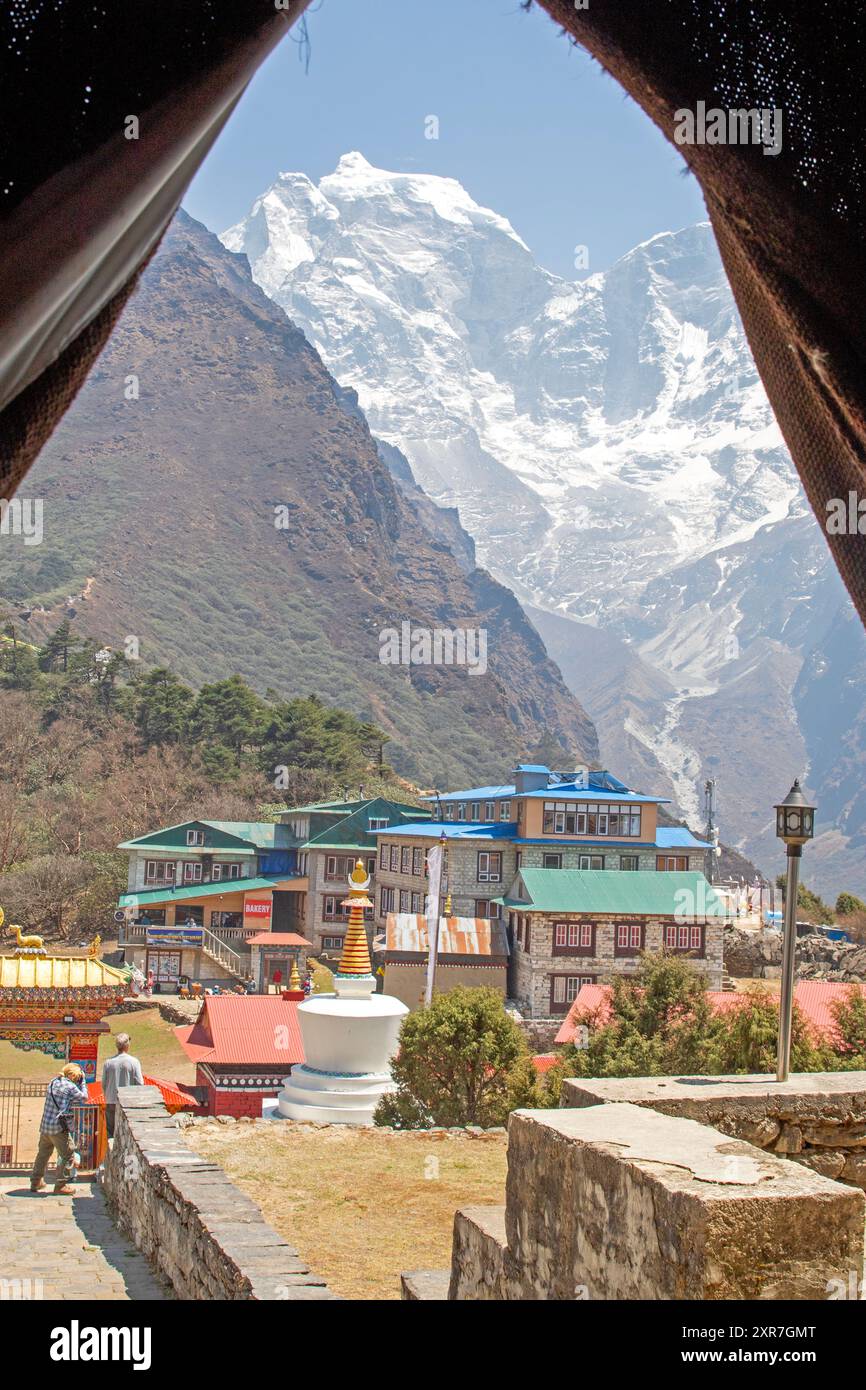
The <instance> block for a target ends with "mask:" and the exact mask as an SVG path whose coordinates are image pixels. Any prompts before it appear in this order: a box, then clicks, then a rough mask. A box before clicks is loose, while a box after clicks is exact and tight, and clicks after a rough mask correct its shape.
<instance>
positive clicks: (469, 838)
mask: <svg viewBox="0 0 866 1390" xmlns="http://www.w3.org/2000/svg"><path fill="white" fill-rule="evenodd" d="M425 799H426V800H427V801H432V802H433V804H434V806H435V812H434V814H433V816H432V818H431V819H430V820H425V821H423V822H419V821H418V820H417V819H416V820H412V821H409V822H408V823H404V824H402V825H399V824H394V825H392V826H389V827H388V828H387V830H382V831H380V832H379V833H378V836H377V839H378V844H379V848H378V856H377V862H378V873H377V879H376V884H377V895H376V925H377V929H378V930H379V931H381V930H382V929H383V928H384V924H385V920H386V918H387V916H388V914H389V913H390V912H396V913H415V914H417V913H424V912H425V906H424V897H425V891H426V883H425V880H426V855H427V851H428V850H429V849H430V847H431V844H433V843H435V842H436V841H437V840H438V841H442V842H444V843H445V846H446V869H445V873H444V875H443V883H442V889H441V893H442V901H443V905H444V900H445V895H446V894H448V893H450V895H451V902H452V906H453V910H454V912H455V913H456V914H457V915H459V916H465V917H494V918H495V917H498V916H499V915H500V912H501V901H500V900H501V898H502V894H503V891H504V890H505V889H507V888H508V886H509V885H510V883H511V882H512V880H513V878H514V875H515V874H516V873H517V871H518V870H519V869H521V868H523V867H526V868H545V869H579V870H591V871H593V872H597V871H606V870H617V871H620V872H624V873H626V872H631V873H641V872H646V871H652V872H656V873H686V872H689V871H691V870H702V869H703V867H704V863H705V855H706V853H707V851H708V850H709V849H711V848H712V847H711V846H710V845H709V844H707V843H706V842H705V841H703V840H698V839H697V838H696V837H695V836H694V835H693V834H692V833H691V831H690V830H688V829H686V828H685V827H684V826H662V825H659V823H658V819H659V815H658V812H659V807H660V806H661V805H663V804H665V802H666V798H664V797H658V796H644V795H642V794H640V793H638V792H634V791H631V790H630V789H629V788H628V787H627V786H626V785H625V783H623V782H621V781H620V780H619V779H618V778H616V777H614V776H613V774H612V773H610V772H584V773H559V772H551V771H550V769H549V768H547V767H543V766H541V765H538V764H526V763H524V764H521V765H520V766H519V767H518V768H517V770H516V772H515V773H514V780H513V782H511V783H508V784H507V785H501V786H487V787H472V788H469V789H468V790H465V791H456V792H444V793H438V794H437V795H436V796H434V797H427V798H425Z"/></svg>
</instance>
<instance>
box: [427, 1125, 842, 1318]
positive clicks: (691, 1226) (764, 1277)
mask: <svg viewBox="0 0 866 1390" xmlns="http://www.w3.org/2000/svg"><path fill="white" fill-rule="evenodd" d="M864 1217H866V1202H864V1197H863V1194H862V1193H861V1192H859V1191H855V1190H854V1189H853V1188H849V1187H843V1186H841V1185H840V1184H838V1183H835V1182H832V1181H830V1180H829V1179H827V1178H825V1177H822V1176H821V1175H820V1174H818V1173H816V1172H810V1171H809V1170H808V1169H806V1168H803V1167H796V1166H795V1165H793V1164H791V1163H786V1162H784V1161H783V1160H782V1159H780V1158H778V1157H776V1156H775V1155H774V1154H770V1153H766V1152H764V1151H762V1150H760V1149H758V1148H756V1147H754V1146H753V1145H751V1144H747V1143H744V1142H742V1141H741V1140H737V1139H732V1138H731V1137H730V1136H729V1135H727V1134H724V1133H721V1132H720V1131H719V1130H716V1129H711V1128H710V1127H708V1126H707V1125H703V1124H698V1123H697V1122H696V1121H695V1120H691V1119H684V1118H681V1117H679V1116H672V1115H666V1114H661V1113H658V1112H657V1111H655V1110H654V1109H652V1107H647V1106H637V1105H632V1104H629V1103H628V1102H624V1103H622V1104H616V1105H612V1104H596V1105H588V1106H586V1107H585V1108H580V1109H570V1110H559V1111H549V1110H518V1111H515V1112H514V1113H513V1114H512V1115H511V1116H510V1119H509V1126H508V1181H507V1186H506V1203H505V1206H504V1207H483V1208H467V1209H465V1210H463V1211H460V1212H458V1213H457V1214H456V1217H455V1224H454V1244H453V1254H452V1266H451V1278H450V1284H449V1290H448V1298H449V1299H452V1300H473V1301H475V1300H493V1299H495V1300H500V1299H508V1300H527V1299H534V1300H542V1299H553V1300H560V1301H588V1302H591V1301H594V1300H598V1299H687V1300H691V1299H696V1300H704V1299H713V1300H715V1299H762V1300H776V1299H798V1300H802V1299H825V1298H827V1297H828V1289H831V1288H832V1287H833V1282H832V1281H837V1280H841V1281H842V1283H843V1285H844V1287H846V1288H847V1287H849V1284H850V1282H851V1277H852V1273H853V1275H854V1276H855V1277H856V1279H857V1280H859V1279H860V1278H861V1277H862V1269H863V1245H864ZM443 1291H444V1280H443V1277H442V1272H441V1271H438V1272H437V1271H420V1272H414V1273H412V1274H407V1275H405V1276H404V1279H403V1296H404V1298H406V1299H412V1300H416V1301H418V1300H425V1299H436V1298H442V1297H443ZM588 1330H589V1329H588Z"/></svg>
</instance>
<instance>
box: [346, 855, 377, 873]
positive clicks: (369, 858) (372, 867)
mask: <svg viewBox="0 0 866 1390" xmlns="http://www.w3.org/2000/svg"><path fill="white" fill-rule="evenodd" d="M364 863H365V865H366V868H367V873H368V874H369V876H370V878H372V877H373V875H374V873H375V872H376V856H375V854H367V855H365V856H364ZM354 867H355V866H354V864H353V865H352V868H354Z"/></svg>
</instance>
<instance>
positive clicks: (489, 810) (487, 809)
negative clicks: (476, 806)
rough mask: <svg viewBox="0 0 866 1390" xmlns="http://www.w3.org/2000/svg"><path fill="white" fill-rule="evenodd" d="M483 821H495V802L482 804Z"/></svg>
mask: <svg viewBox="0 0 866 1390" xmlns="http://www.w3.org/2000/svg"><path fill="white" fill-rule="evenodd" d="M484 819H485V820H495V819H496V802H495V801H485V803H484Z"/></svg>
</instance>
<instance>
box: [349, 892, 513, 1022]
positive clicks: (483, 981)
mask: <svg viewBox="0 0 866 1390" xmlns="http://www.w3.org/2000/svg"><path fill="white" fill-rule="evenodd" d="M428 941H429V934H428V930H427V919H426V918H425V917H422V916H419V915H418V914H415V913H400V912H397V913H393V912H392V913H389V914H388V917H387V920H386V923H385V933H384V936H382V937H377V938H376V942H374V947H375V949H376V951H377V955H378V957H379V959H380V960H381V968H382V970H383V971H384V988H385V993H386V994H392V995H394V996H395V998H397V999H401V1000H402V1001H403V1003H404V1004H406V1005H407V1006H408V1007H409V1008H410V1009H417V1008H419V1007H420V1005H421V1004H422V1003H423V1000H424V992H425V989H426V986H427V960H428ZM457 985H468V986H479V985H483V986H485V987H486V988H488V989H495V990H497V991H498V993H499V994H501V995H502V997H503V999H504V998H505V997H506V995H507V992H508V936H507V932H506V927H505V922H504V921H501V920H499V919H497V918H486V917H440V919H439V940H438V954H437V958H436V969H435V973H434V977H433V989H434V992H435V993H436V994H447V993H448V991H449V990H451V989H454V988H455V987H456V986H457Z"/></svg>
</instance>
